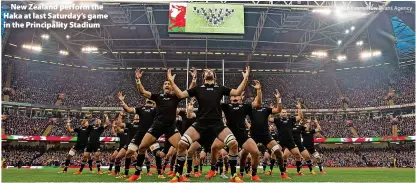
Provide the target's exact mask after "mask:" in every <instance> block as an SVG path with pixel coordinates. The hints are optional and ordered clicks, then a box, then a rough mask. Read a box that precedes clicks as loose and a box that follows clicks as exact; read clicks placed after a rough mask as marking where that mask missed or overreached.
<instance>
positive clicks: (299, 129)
mask: <svg viewBox="0 0 416 183" xmlns="http://www.w3.org/2000/svg"><path fill="white" fill-rule="evenodd" d="M304 130H305V127H304V126H302V125H299V124H295V125H293V128H292V135H293V140H295V143H296V144H302V136H301V134H302V133H303V131H304Z"/></svg>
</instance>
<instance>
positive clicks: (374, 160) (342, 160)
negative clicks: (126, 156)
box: [2, 144, 415, 167]
mask: <svg viewBox="0 0 416 183" xmlns="http://www.w3.org/2000/svg"><path fill="white" fill-rule="evenodd" d="M103 147H104V148H103V149H102V150H101V155H100V160H101V161H102V165H103V166H108V165H109V163H110V155H111V153H112V152H113V150H114V149H115V147H114V148H110V147H105V146H103ZM414 148H415V146H414V144H411V145H408V144H403V145H396V146H390V147H384V148H373V147H364V146H361V145H357V146H354V147H348V148H346V147H345V148H341V147H340V148H324V147H318V148H317V150H318V151H319V152H320V153H322V156H323V162H324V166H326V167H365V166H377V167H392V166H393V162H394V158H395V159H396V167H414V163H415V159H414ZM41 151H42V149H41V148H40V147H38V146H35V147H31V146H12V145H6V146H4V147H3V150H2V154H3V158H5V159H6V161H5V162H6V163H7V165H8V166H17V165H18V163H19V161H21V165H26V166H28V165H32V166H60V165H61V163H62V160H64V159H65V157H66V156H67V153H68V151H69V148H61V147H59V146H58V147H52V148H49V149H48V150H43V152H44V153H40V152H41ZM261 159H262V158H261ZM81 160H82V155H81V154H78V155H76V156H74V157H73V161H71V165H72V166H79V165H80V164H81ZM209 161H210V157H209V155H208V157H207V159H206V160H205V162H204V164H205V165H209V164H210V162H209ZM22 162H23V163H22ZM122 163H124V162H122ZM288 163H289V164H290V165H293V166H294V165H295V160H294V159H293V158H292V157H290V158H289V159H288ZM153 165H154V162H153Z"/></svg>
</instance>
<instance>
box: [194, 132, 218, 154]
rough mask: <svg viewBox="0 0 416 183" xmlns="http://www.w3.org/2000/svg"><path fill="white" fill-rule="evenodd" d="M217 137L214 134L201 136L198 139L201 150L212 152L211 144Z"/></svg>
mask: <svg viewBox="0 0 416 183" xmlns="http://www.w3.org/2000/svg"><path fill="white" fill-rule="evenodd" d="M216 138H217V137H216V136H213V135H205V136H201V138H199V139H198V140H197V142H198V143H199V145H201V147H202V148H201V151H204V152H206V153H209V152H211V146H212V143H214V141H215V139H216Z"/></svg>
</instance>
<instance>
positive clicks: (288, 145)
mask: <svg viewBox="0 0 416 183" xmlns="http://www.w3.org/2000/svg"><path fill="white" fill-rule="evenodd" d="M279 145H280V146H282V150H283V151H284V150H285V149H288V150H292V149H294V148H296V147H298V146H297V145H296V144H295V142H294V141H293V140H281V141H279Z"/></svg>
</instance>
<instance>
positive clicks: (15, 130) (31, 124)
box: [1, 115, 50, 135]
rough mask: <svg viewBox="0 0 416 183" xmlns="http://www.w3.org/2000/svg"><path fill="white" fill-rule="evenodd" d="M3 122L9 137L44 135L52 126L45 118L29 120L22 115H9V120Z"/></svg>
mask: <svg viewBox="0 0 416 183" xmlns="http://www.w3.org/2000/svg"><path fill="white" fill-rule="evenodd" d="M1 122H2V128H3V129H5V133H6V134H7V135H42V133H43V132H44V131H45V129H46V127H48V125H49V124H50V122H49V120H48V119H45V118H29V117H27V116H20V115H19V116H16V115H7V118H6V119H5V120H2V121H1Z"/></svg>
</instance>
